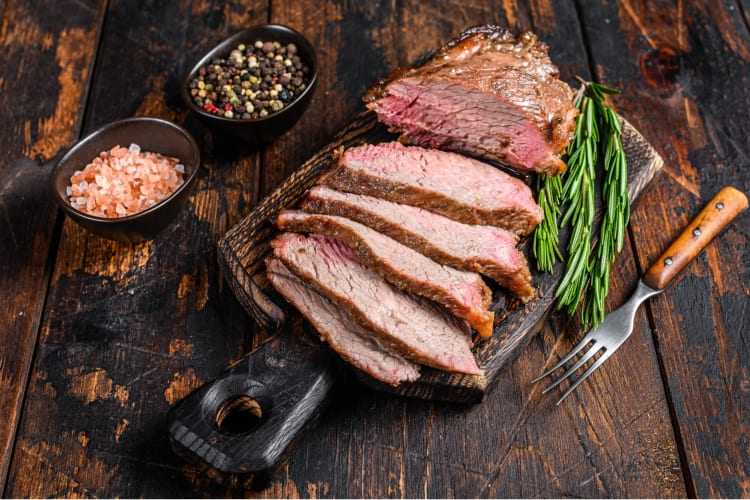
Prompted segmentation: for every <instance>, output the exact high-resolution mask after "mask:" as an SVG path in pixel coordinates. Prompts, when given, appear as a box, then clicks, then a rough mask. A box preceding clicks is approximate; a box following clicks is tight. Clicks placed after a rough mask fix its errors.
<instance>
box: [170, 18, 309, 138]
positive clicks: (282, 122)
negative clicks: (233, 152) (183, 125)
mask: <svg viewBox="0 0 750 500" xmlns="http://www.w3.org/2000/svg"><path fill="white" fill-rule="evenodd" d="M317 77H318V69H317V62H316V55H315V50H314V49H313V47H312V45H311V44H310V42H309V41H308V40H307V39H306V38H305V37H304V36H303V35H302V34H300V33H299V32H297V31H295V30H293V29H291V28H288V27H286V26H281V25H274V24H265V25H260V26H255V27H253V28H249V29H247V30H244V31H242V32H240V33H237V34H235V35H232V36H231V37H229V38H227V39H226V40H224V41H223V42H221V43H220V44H219V45H217V46H216V47H214V48H213V49H211V50H210V51H209V52H208V53H207V54H206V55H204V56H203V57H202V58H201V59H200V61H198V62H197V63H196V64H195V66H193V68H192V69H191V70H190V72H189V73H188V76H187V78H186V79H185V81H184V83H183V86H182V98H183V100H184V101H185V103H186V105H187V106H188V108H189V109H190V110H192V111H193V112H194V113H196V114H197V115H198V116H199V117H200V118H201V119H202V120H203V121H204V122H205V123H207V124H208V125H209V126H210V127H212V128H214V129H216V130H218V131H220V132H225V133H228V134H231V135H234V136H235V137H239V138H241V139H243V140H245V141H247V142H250V143H256V144H257V143H267V142H270V141H272V140H274V139H275V138H276V137H278V136H279V135H281V134H283V133H284V132H286V131H287V130H289V129H290V128H292V126H294V124H295V123H296V122H297V120H298V119H299V118H300V116H302V113H303V112H304V111H305V109H306V108H307V106H308V105H309V103H310V99H311V98H312V94H313V89H314V88H315V84H316V82H317Z"/></svg>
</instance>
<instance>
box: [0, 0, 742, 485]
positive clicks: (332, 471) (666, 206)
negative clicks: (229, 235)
mask: <svg viewBox="0 0 750 500" xmlns="http://www.w3.org/2000/svg"><path fill="white" fill-rule="evenodd" d="M749 11H750V8H749V6H748V3H747V2H746V1H744V0H743V1H739V2H736V1H734V0H725V1H723V2H715V3H714V5H711V6H706V5H704V2H700V1H697V0H695V1H688V0H686V1H677V0H675V1H662V0H657V1H655V2H631V1H629V0H621V1H620V2H613V1H612V2H605V1H601V0H596V1H595V0H545V1H539V2H519V1H514V0H504V1H496V2H474V3H471V4H470V5H469V4H464V3H463V2H450V1H448V0H427V1H423V2H364V1H360V2H341V1H325V2H314V1H309V0H305V1H291V0H279V1H274V2H268V1H260V0H257V1H250V0H244V1H243V0H234V1H231V2H224V1H219V0H203V1H194V2H178V1H175V2H133V1H124V0H109V1H107V2H104V1H101V2H97V1H94V0H90V1H63V0H58V1H55V2H38V1H26V2H18V1H12V0H0V12H1V13H2V19H1V20H0V48H2V49H3V50H2V51H0V104H2V109H3V113H4V115H3V118H4V119H3V127H2V131H3V133H2V134H0V145H1V146H3V155H2V158H1V159H0V212H2V216H3V218H2V220H1V221H0V227H2V228H3V229H2V232H0V235H2V238H0V269H1V270H2V271H3V272H2V273H0V289H2V290H4V291H5V293H4V295H3V299H4V300H3V303H2V306H0V320H2V324H3V325H6V326H5V328H4V333H3V335H2V340H3V341H2V342H1V343H0V412H2V413H0V415H3V418H0V446H2V448H0V451H1V452H2V454H0V490H2V492H3V495H4V496H5V497H41V496H57V497H59V496H65V497H94V496H96V497H101V496H105V497H115V496H118V497H137V496H142V497H217V496H231V497H234V496H252V497H262V498H270V497H279V496H287V497H424V496H427V497H479V496H481V497H487V496H491V497H520V496H523V497H559V496H585V497H685V496H699V497H747V496H750V456H748V449H750V423H749V422H750V419H748V418H747V416H748V414H750V412H749V410H750V408H749V407H748V405H749V404H750V403H749V402H750V372H749V371H748V370H749V369H748V367H749V366H750V348H749V347H748V346H749V345H750V344H748V342H747V339H748V338H750V330H749V328H750V319H749V318H750V315H749V311H750V250H748V249H747V247H748V244H749V243H750V241H748V239H749V238H750V214H747V213H746V214H743V215H741V216H740V218H738V219H737V221H736V222H735V223H734V225H733V226H732V227H730V228H729V229H728V230H727V231H726V232H725V233H724V234H723V235H721V236H720V237H718V238H717V240H716V241H715V243H714V244H713V245H712V246H710V247H709V248H708V249H707V251H706V252H705V253H704V255H703V256H701V257H699V258H698V259H697V260H696V261H695V262H694V263H693V264H691V265H690V266H689V267H688V268H687V269H686V270H685V271H684V272H683V274H682V275H681V276H680V277H678V279H677V280H676V282H675V283H674V284H673V285H672V286H671V287H670V288H669V289H668V290H667V291H666V292H665V293H664V294H663V295H661V296H659V297H656V298H654V299H651V301H650V303H649V304H648V305H647V306H645V307H643V308H642V309H641V310H640V311H639V313H638V315H637V317H636V324H635V331H634V334H633V336H632V337H631V339H630V340H629V341H628V342H627V343H626V344H625V345H624V346H623V347H622V348H621V349H620V351H618V353H617V354H616V355H615V356H613V357H612V358H611V359H610V360H609V361H608V362H607V363H605V365H604V366H603V367H602V368H601V369H600V370H599V371H598V372H597V373H596V374H595V375H594V376H593V377H592V378H591V379H590V380H589V381H587V382H586V383H584V384H583V385H582V386H581V387H580V388H579V389H578V390H577V392H576V393H575V394H574V395H573V396H572V397H571V398H569V399H568V400H566V402H565V403H564V404H563V405H561V406H560V407H556V406H555V405H554V401H555V395H556V394H554V393H553V394H552V395H551V397H550V395H547V396H543V395H541V394H540V392H541V388H540V387H539V386H532V385H531V384H530V381H531V379H532V378H533V377H535V376H536V375H537V374H538V373H539V372H540V371H541V370H542V369H543V367H544V366H545V365H549V364H551V363H553V362H554V361H555V360H556V359H558V358H559V357H560V356H561V355H562V354H563V353H565V352H567V350H568V349H569V348H570V347H571V346H572V345H573V344H574V342H575V340H576V338H577V336H578V335H579V333H578V325H577V324H576V323H575V321H568V320H566V319H565V318H564V317H563V316H559V315H556V316H553V317H552V318H551V319H550V321H549V322H548V324H547V326H546V327H545V329H544V330H543V331H542V333H541V334H540V335H538V336H537V337H536V338H535V339H534V340H532V342H531V344H530V345H529V346H528V347H527V349H526V350H525V351H524V352H523V353H522V354H521V355H520V356H519V358H518V359H517V360H516V361H515V363H514V364H513V365H511V367H510V369H508V370H507V371H506V372H504V373H503V374H502V376H501V377H500V381H499V382H498V384H497V386H496V388H495V389H494V390H493V391H492V392H491V393H490V394H489V395H488V396H487V397H486V399H485V401H484V402H483V403H482V404H480V405H476V406H469V407H465V406H454V405H446V404H442V403H432V402H427V401H420V400H410V399H402V398H397V397H393V396H389V395H385V394H380V393H376V392H372V391H369V390H367V389H362V388H361V387H357V386H347V387H343V388H341V390H340V394H339V395H338V396H337V398H336V399H335V401H334V403H333V405H332V407H331V408H330V409H329V410H328V411H327V412H326V414H325V415H324V418H323V419H322V421H321V423H320V424H319V425H318V427H317V428H316V430H315V431H313V432H311V433H308V434H307V435H305V436H304V437H303V438H302V440H301V441H300V443H299V444H298V446H297V448H296V449H295V450H294V451H293V453H292V454H291V457H290V459H289V461H288V462H287V463H286V464H285V465H284V467H283V468H282V469H281V471H280V473H279V474H278V475H277V476H276V477H275V478H274V480H273V481H272V482H271V484H270V485H268V487H267V488H266V489H263V490H260V491H229V490H226V489H224V488H221V487H219V486H216V485H215V484H213V483H212V482H211V481H210V480H208V479H207V478H206V477H205V476H203V475H202V474H201V473H199V471H198V470H197V469H196V468H194V467H192V466H189V465H186V464H184V463H182V462H181V461H180V460H179V459H178V458H177V457H176V456H175V455H174V454H173V453H172V452H171V450H170V449H169V447H168V442H167V439H166V434H165V429H164V418H165V415H166V412H167V409H168V408H169V406H170V405H171V404H172V403H174V402H175V401H177V400H178V399H179V398H180V397H181V396H183V395H185V394H187V393H188V392H189V391H190V390H191V389H193V388H195V387H197V386H199V385H200V384H201V383H203V382H205V381H207V380H209V379H210V378H212V377H213V376H215V375H217V374H218V373H219V372H221V371H222V369H223V368H224V367H226V366H227V365H228V364H229V363H230V362H231V361H232V360H236V359H238V358H239V357H241V356H242V355H243V354H244V353H246V352H248V351H249V350H250V349H252V348H253V346H255V345H257V344H258V343H259V342H260V341H262V340H263V339H264V338H266V332H263V331H260V330H259V329H258V328H257V327H256V326H255V325H253V324H252V323H251V322H250V320H249V319H248V318H247V316H246V315H245V314H244V312H243V311H242V309H241V307H240V306H239V304H238V303H237V301H236V300H235V299H234V297H233V296H232V294H231V292H230V290H229V289H228V286H227V285H226V283H225V282H224V277H223V276H222V275H221V272H220V270H219V268H218V265H217V262H216V255H215V243H216V241H217V240H218V239H219V238H220V237H221V236H222V235H223V234H224V233H225V232H226V231H227V230H228V229H229V228H230V227H231V226H232V225H234V224H235V223H236V222H238V221H239V220H240V219H241V218H242V216H243V215H245V214H247V213H248V212H249V211H250V210H251V209H252V207H253V206H254V205H255V204H256V203H257V201H258V200H259V199H260V197H262V196H263V195H264V194H266V193H268V192H269V191H271V190H272V189H273V188H274V187H275V186H276V185H277V184H278V183H279V182H280V181H281V180H282V179H283V178H285V177H286V176H287V175H288V174H289V173H290V172H292V171H293V170H294V169H296V167H297V166H298V165H299V164H300V163H301V162H303V161H304V160H305V159H307V158H308V157H309V156H310V155H311V154H312V153H313V152H314V151H316V150H317V149H318V148H319V147H320V146H322V145H323V144H325V143H327V142H328V141H329V140H330V138H331V136H332V135H333V133H334V132H335V131H337V130H338V129H340V128H341V127H342V126H343V125H344V124H346V123H347V122H348V121H349V119H350V118H351V116H352V114H353V113H354V112H355V111H356V110H357V109H359V106H360V103H359V98H360V96H361V94H362V92H363V91H364V90H365V88H366V87H367V86H368V85H369V84H370V83H371V82H372V81H373V80H374V79H375V78H377V77H378V76H382V75H384V74H386V73H387V72H388V71H389V70H390V69H392V68H394V67H396V66H398V65H402V64H406V63H408V62H409V61H412V60H414V59H416V58H417V57H418V56H419V55H420V54H422V53H423V52H424V51H426V50H429V49H431V48H433V47H435V46H438V45H440V44H441V43H443V42H444V41H445V40H447V39H449V38H451V37H452V36H453V35H455V34H456V33H458V32H460V31H461V30H463V29H464V28H466V27H468V26H471V25H474V24H479V23H486V22H494V23H499V24H505V25H508V26H510V27H511V28H513V29H515V30H520V29H526V28H529V29H533V30H534V31H536V32H537V33H538V34H539V36H540V37H541V38H542V39H543V40H545V41H547V42H548V44H549V45H550V47H551V49H550V52H551V55H552V57H553V60H554V61H555V62H556V63H557V64H558V65H559V66H560V68H561V71H562V75H563V77H564V79H566V80H567V81H569V82H573V81H574V77H575V76H576V75H580V76H582V77H584V78H591V77H594V78H596V79H598V80H600V81H602V82H604V83H607V84H610V85H613V86H616V87H619V88H621V89H622V90H623V91H624V92H625V95H624V96H623V97H620V98H617V99H614V100H613V102H614V104H615V105H616V107H617V109H618V112H620V113H621V114H622V115H623V116H624V117H625V118H627V119H628V120H629V121H630V122H631V123H632V124H633V125H634V126H635V127H636V128H637V129H638V130H639V131H641V132H642V133H643V135H644V136H645V137H646V138H647V139H649V141H651V143H652V144H653V145H654V147H655V148H656V149H657V150H658V151H659V153H660V154H661V155H662V156H663V157H664V158H665V160H666V165H665V171H664V172H663V173H662V174H661V176H660V177H659V178H658V179H657V180H656V181H655V183H653V184H652V186H651V188H650V190H649V191H647V192H646V193H645V195H644V196H643V197H642V199H641V201H640V203H639V205H638V208H637V209H636V210H635V212H634V214H633V220H632V224H631V228H630V237H629V239H628V243H627V244H626V248H625V251H624V252H623V253H622V255H621V256H620V257H619V258H618V260H617V262H616V264H615V266H614V267H613V268H614V270H615V271H614V275H613V278H612V287H613V291H612V293H611V296H610V298H609V299H608V304H609V306H610V307H613V306H616V305H618V304H620V303H621V302H622V301H623V300H624V299H625V298H626V297H627V295H628V294H629V293H630V291H632V289H633V287H634V285H635V280H636V275H637V274H638V273H639V272H641V271H643V270H644V269H645V268H646V267H647V266H648V264H649V263H650V259H653V258H655V257H656V256H658V254H659V253H660V252H661V250H663V248H665V247H666V245H667V244H668V242H669V241H670V239H671V238H673V237H674V236H676V235H677V234H678V232H679V230H680V229H681V228H682V226H684V225H685V224H686V223H687V222H688V220H689V219H690V217H691V216H692V215H694V214H695V213H697V211H698V210H699V209H700V207H701V205H702V203H703V202H704V201H706V200H708V199H709V198H710V197H711V196H712V195H713V194H714V193H715V192H716V191H718V189H719V188H720V187H721V186H722V185H724V184H733V185H734V186H735V187H738V188H739V189H741V190H743V191H745V192H746V193H748V192H750V151H749V150H748V140H747V139H748V137H750V124H748V121H747V119H746V116H745V115H746V110H747V109H750V90H748V81H749V80H750V31H749V30H748V25H749V24H748V20H749V17H750V16H748V12H749ZM267 21H272V22H278V23H283V24H288V25H290V26H292V27H294V28H296V29H298V30H300V31H302V32H303V33H305V34H306V35H307V36H308V37H309V38H310V39H311V41H312V42H313V44H314V45H316V46H317V47H318V49H319V57H320V61H319V64H320V67H321V79H320V81H319V87H318V89H317V91H316V95H315V98H314V100H313V103H312V104H311V106H310V109H309V110H308V112H307V113H306V114H305V115H304V116H303V118H302V120H301V121H300V122H299V123H298V125H297V126H296V127H295V128H294V129H292V131H290V132H289V133H288V134H286V135H285V136H284V137H282V138H280V139H279V140H277V141H276V142H275V143H273V144H271V145H269V146H267V147H265V148H262V149H251V148H248V147H246V146H244V145H242V144H237V142H236V141H234V140H232V139H229V138H225V137H221V136H217V135H213V134H211V133H210V131H208V130H207V129H205V128H204V127H203V126H202V125H201V124H200V123H199V122H198V121H197V120H196V119H195V117H193V116H190V115H188V114H187V113H186V112H185V110H184V107H183V105H182V104H181V102H180V101H179V97H178V88H179V82H180V79H181V78H182V75H183V74H184V72H185V70H187V69H188V67H189V66H190V65H191V64H192V62H193V61H194V60H195V59H196V58H197V57H198V56H199V54H200V53H201V51H203V50H206V49H208V48H210V47H211V46H213V45H214V44H215V43H216V42H218V41H219V40H221V39H222V38H223V37H225V36H227V35H229V34H231V33H233V32H234V31H238V30H239V29H241V28H244V27H245V26H247V25H250V24H255V23H260V22H267ZM132 115H155V116H161V117H163V118H167V119H171V120H174V121H177V122H179V123H182V124H184V125H185V126H186V127H187V128H188V129H189V130H190V131H191V132H192V133H193V134H194V136H195V137H196V139H197V140H198V142H199V144H200V145H201V150H202V154H203V164H204V167H203V169H202V171H201V173H200V178H199V183H198V186H197V188H196V190H195V193H194V195H193V197H192V198H191V200H190V202H189V203H188V205H187V206H186V208H185V210H183V212H182V213H181V214H180V216H179V218H178V220H177V221H176V222H175V223H174V224H173V225H172V226H170V227H169V228H167V229H166V230H165V231H164V232H163V233H162V234H160V235H159V236H158V237H157V238H156V239H155V240H153V241H152V242H147V243H142V244H139V245H125V244H119V243H113V242H109V241H105V240H101V239H99V238H97V237H95V236H92V235H90V234H87V233H85V232H84V231H83V230H81V229H80V228H78V226H76V225H74V224H73V223H72V222H71V221H69V220H67V219H65V218H63V217H62V216H60V215H58V213H57V211H56V209H55V208H54V207H53V206H52V202H51V201H50V200H49V197H48V196H47V194H46V190H45V189H46V186H45V185H44V181H45V177H46V175H47V174H48V172H49V169H50V167H51V164H52V162H53V161H54V159H55V158H56V157H58V156H59V155H60V154H61V153H62V152H63V151H64V150H65V149H66V148H67V147H68V146H69V145H70V144H72V143H73V142H74V141H75V140H76V139H77V138H78V137H80V136H81V135H83V134H85V133H87V132H88V131H91V130H93V129H95V128H96V127H98V126H100V125H101V124H104V123H107V122H109V121H111V120H114V119H117V118H122V117H127V116H132Z"/></svg>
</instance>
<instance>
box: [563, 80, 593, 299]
mask: <svg viewBox="0 0 750 500" xmlns="http://www.w3.org/2000/svg"><path fill="white" fill-rule="evenodd" d="M576 107H578V109H580V114H579V115H578V118H576V133H575V138H574V139H573V142H572V143H571V144H570V146H568V151H567V153H568V171H567V173H566V174H565V183H564V186H563V195H562V200H561V201H562V204H564V205H565V204H567V205H568V209H567V211H566V212H565V215H564V216H563V218H562V221H561V222H560V224H561V225H563V226H565V225H567V224H568V223H569V222H570V224H571V228H572V229H571V233H570V241H568V247H567V249H568V262H567V263H566V265H565V271H564V273H563V277H562V281H561V282H560V286H559V287H558V289H557V293H556V297H557V308H558V309H562V308H564V307H565V308H567V311H568V314H573V313H575V311H576V309H577V308H578V303H579V301H580V299H581V297H582V295H583V292H584V290H585V288H586V283H587V282H588V277H589V269H590V263H589V261H590V258H591V231H592V228H593V226H594V211H595V202H594V200H595V196H594V182H595V180H596V161H597V158H598V155H599V124H598V120H597V117H596V105H595V103H594V101H593V100H592V99H591V97H589V96H588V95H586V94H585V93H583V92H580V93H579V95H578V98H577V99H576Z"/></svg>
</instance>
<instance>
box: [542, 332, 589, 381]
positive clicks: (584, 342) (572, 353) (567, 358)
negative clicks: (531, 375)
mask: <svg viewBox="0 0 750 500" xmlns="http://www.w3.org/2000/svg"><path fill="white" fill-rule="evenodd" d="M590 336H591V334H590V333H589V334H588V335H586V336H585V337H583V339H581V341H580V342H578V344H577V345H576V346H575V347H574V348H573V349H571V350H570V352H569V353H568V354H566V355H565V357H564V358H563V359H561V360H560V361H558V362H557V363H556V364H555V366H553V367H552V368H550V369H549V370H547V371H546V372H544V373H542V374H541V375H539V376H538V377H537V378H535V379H534V380H532V381H531V383H532V384H534V383H536V382H539V381H540V380H542V379H543V378H545V377H547V376H548V375H551V374H552V372H554V371H556V370H557V369H558V368H561V367H562V366H563V365H564V364H565V363H567V362H568V361H570V359H571V358H572V357H573V356H575V355H576V354H578V353H579V352H580V351H581V349H583V348H584V347H586V345H587V344H588V343H589V342H591V337H590Z"/></svg>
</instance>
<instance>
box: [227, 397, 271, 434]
mask: <svg viewBox="0 0 750 500" xmlns="http://www.w3.org/2000/svg"><path fill="white" fill-rule="evenodd" d="M262 418H263V409H262V408H261V407H260V404H259V403H258V402H257V401H256V400H255V399H253V398H251V397H250V396H245V395H242V396H234V397H231V398H229V399H227V400H225V401H224V402H223V403H221V404H220V405H219V409H218V410H217V411H216V425H217V426H218V427H219V430H220V431H222V432H226V433H228V434H242V433H243V432H252V431H254V430H255V429H257V428H258V426H259V425H260V423H261V420H262Z"/></svg>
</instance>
